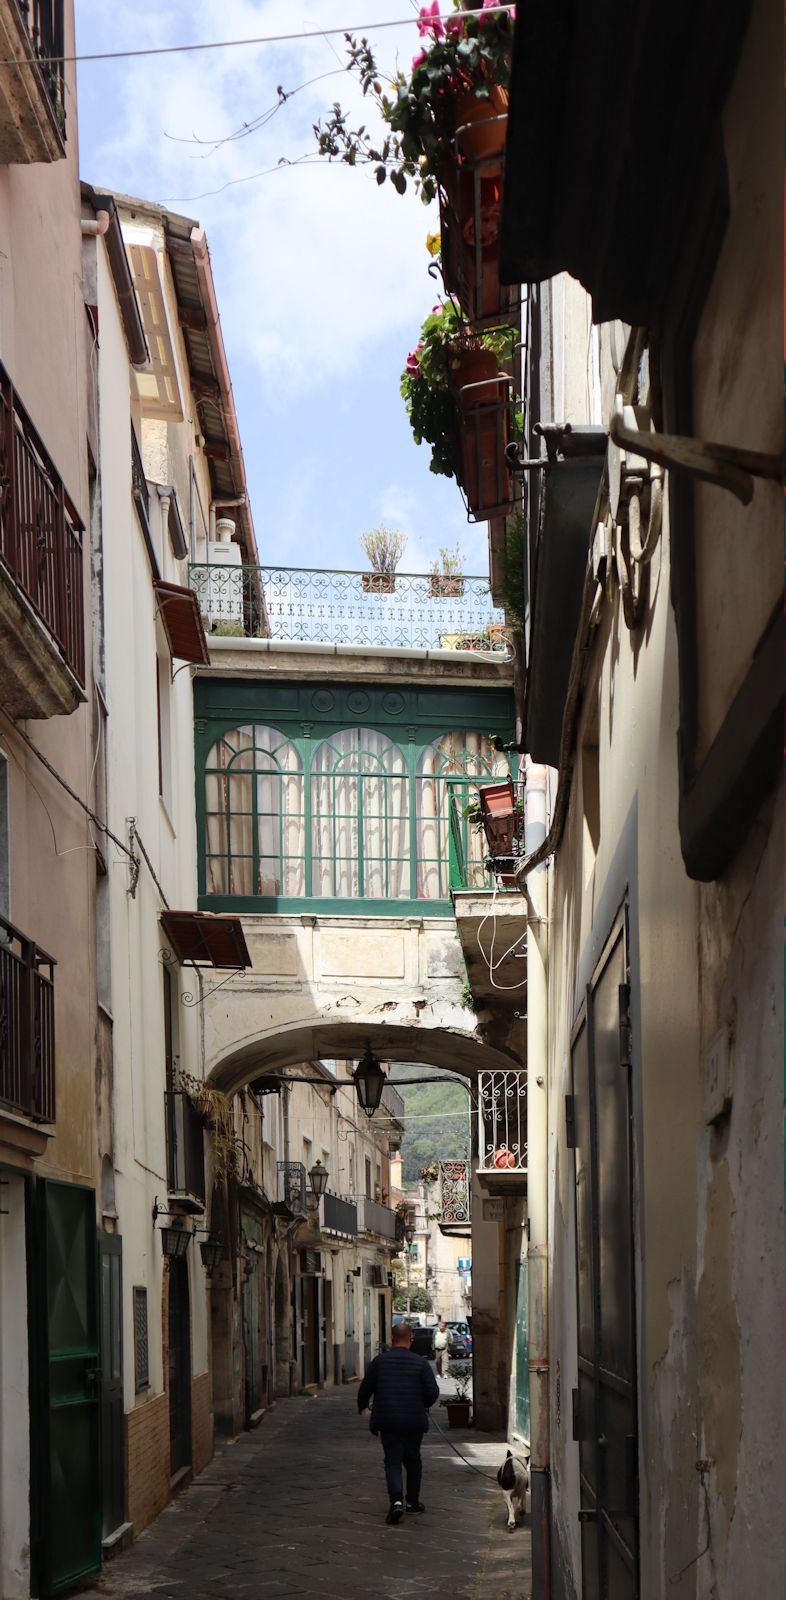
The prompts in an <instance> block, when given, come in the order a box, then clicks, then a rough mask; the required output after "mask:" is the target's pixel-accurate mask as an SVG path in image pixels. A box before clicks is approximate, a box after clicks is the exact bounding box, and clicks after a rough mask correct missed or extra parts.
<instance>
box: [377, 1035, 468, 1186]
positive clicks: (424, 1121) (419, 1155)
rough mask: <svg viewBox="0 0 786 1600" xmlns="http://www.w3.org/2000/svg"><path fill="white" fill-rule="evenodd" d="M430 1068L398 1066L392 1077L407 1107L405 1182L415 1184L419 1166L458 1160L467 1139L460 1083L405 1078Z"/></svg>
mask: <svg viewBox="0 0 786 1600" xmlns="http://www.w3.org/2000/svg"><path fill="white" fill-rule="evenodd" d="M429 1071H430V1069H429V1068H428V1067H422V1066H418V1065H415V1064H414V1063H413V1064H412V1065H410V1064H409V1063H406V1064H402V1063H397V1064H396V1068H395V1077H396V1079H397V1081H398V1090H399V1093H400V1094H401V1096H402V1098H403V1100H404V1104H405V1106H406V1112H407V1115H406V1129H407V1131H406V1134H405V1137H404V1142H403V1144H402V1146H401V1154H402V1157H403V1166H404V1183H405V1184H410V1183H417V1181H418V1178H419V1177H420V1170H421V1167H427V1166H429V1165H430V1163H431V1162H432V1161H451V1160H460V1159H462V1158H463V1157H464V1156H466V1154H467V1139H468V1136H469V1120H468V1105H469V1100H468V1096H467V1092H466V1090H465V1089H463V1088H462V1087H461V1086H460V1084H452V1083H433V1084H431V1083H422V1084H421V1083H413V1084H410V1085H408V1084H406V1083H405V1082H403V1081H402V1080H404V1079H406V1078H420V1077H426V1076H427V1075H428V1073H429Z"/></svg>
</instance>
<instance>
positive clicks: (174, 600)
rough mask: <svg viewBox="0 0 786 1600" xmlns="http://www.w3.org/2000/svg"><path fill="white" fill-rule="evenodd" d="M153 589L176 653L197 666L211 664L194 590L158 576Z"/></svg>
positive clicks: (179, 657)
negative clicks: (167, 581) (168, 581)
mask: <svg viewBox="0 0 786 1600" xmlns="http://www.w3.org/2000/svg"><path fill="white" fill-rule="evenodd" d="M153 588H154V589H155V591H156V595H157V597H158V610H159V615H160V617H161V621H162V623H163V624H164V632H165V633H166V636H167V639H168V640H169V648H170V650H171V651H172V654H173V656H176V657H177V659H178V661H191V662H193V663H194V665H195V666H200V667H206V666H209V664H210V653H209V651H208V647H207V639H206V637H205V630H204V627H203V625H202V616H201V613H200V610H199V601H198V599H197V596H196V594H195V593H194V590H193V589H191V588H188V587H184V586H183V585H182V584H179V583H166V582H165V581H164V579H163V578H154V579H153Z"/></svg>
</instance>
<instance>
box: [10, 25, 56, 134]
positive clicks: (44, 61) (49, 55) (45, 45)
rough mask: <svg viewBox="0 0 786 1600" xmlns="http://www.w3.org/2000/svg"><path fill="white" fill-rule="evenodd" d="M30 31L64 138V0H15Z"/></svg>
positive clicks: (34, 50)
mask: <svg viewBox="0 0 786 1600" xmlns="http://www.w3.org/2000/svg"><path fill="white" fill-rule="evenodd" d="M18 3H19V9H20V11H21V12H22V16H23V17H24V20H25V26H26V28H27V31H28V33H29V35H30V42H31V44H32V46H33V55H34V56H36V57H37V58H38V61H39V62H40V67H39V71H40V73H41V77H42V79H43V81H44V84H45V86H46V90H47V93H48V95H49V99H50V101H51V104H52V110H53V112H54V115H55V121H56V123H57V126H58V129H59V131H60V137H61V139H65V132H66V112H65V66H64V62H63V57H64V55H65V16H64V13H65V5H64V0H18Z"/></svg>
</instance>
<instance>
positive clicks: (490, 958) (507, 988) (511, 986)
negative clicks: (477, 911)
mask: <svg viewBox="0 0 786 1600" xmlns="http://www.w3.org/2000/svg"><path fill="white" fill-rule="evenodd" d="M498 894H499V888H498V885H497V884H496V883H495V885H494V896H493V899H492V902H491V910H490V911H487V912H486V914H485V916H484V917H483V918H482V921H481V923H480V927H479V928H478V931H477V933H476V935H475V937H476V939H477V941H478V949H479V951H480V953H481V955H482V957H483V960H484V961H485V963H486V966H487V967H488V974H489V979H490V982H491V987H492V989H496V990H497V991H498V992H499V993H500V994H507V993H512V992H513V990H516V989H525V988H526V986H527V979H526V975H525V976H524V977H523V978H522V979H521V982H520V983H497V982H495V979H494V973H495V972H496V970H497V967H501V966H502V964H503V962H505V961H507V959H508V956H512V955H513V953H514V951H515V949H516V946H517V945H519V944H521V941H522V939H523V938H524V934H521V933H520V934H518V935H517V937H516V938H515V939H514V940H513V943H512V945H509V947H508V949H507V950H505V951H504V952H503V954H502V955H501V956H500V958H499V960H498V961H495V960H494V943H495V940H496V937H497V913H496V911H495V906H496V903H497V895H498ZM489 917H493V919H494V921H493V924H492V929H491V949H490V950H489V952H488V954H486V951H485V950H484V949H483V946H482V944H481V942H480V935H481V933H482V932H483V929H484V928H485V926H486V923H487V922H488V920H489Z"/></svg>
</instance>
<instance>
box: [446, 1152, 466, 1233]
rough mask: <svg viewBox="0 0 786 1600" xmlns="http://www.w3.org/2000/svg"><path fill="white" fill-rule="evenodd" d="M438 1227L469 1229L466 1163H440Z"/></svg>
mask: <svg viewBox="0 0 786 1600" xmlns="http://www.w3.org/2000/svg"><path fill="white" fill-rule="evenodd" d="M439 1181H440V1201H439V1225H440V1227H441V1228H451V1229H453V1228H455V1229H458V1228H461V1227H464V1228H469V1226H470V1216H471V1213H470V1189H469V1165H468V1163H467V1162H466V1161H440V1163H439Z"/></svg>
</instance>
